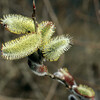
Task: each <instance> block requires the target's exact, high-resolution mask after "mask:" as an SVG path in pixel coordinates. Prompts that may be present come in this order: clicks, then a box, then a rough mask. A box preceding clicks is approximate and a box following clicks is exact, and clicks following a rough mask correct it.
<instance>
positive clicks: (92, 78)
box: [0, 0, 100, 100]
mask: <svg viewBox="0 0 100 100" xmlns="http://www.w3.org/2000/svg"><path fill="white" fill-rule="evenodd" d="M36 7H37V10H36V17H37V21H38V22H39V23H40V22H41V21H46V20H49V21H53V22H54V23H55V25H56V32H55V34H54V36H57V35H61V34H69V35H70V36H71V37H72V38H73V46H72V47H71V48H70V49H69V50H68V52H66V53H64V55H62V56H61V57H60V59H59V60H58V61H57V62H45V65H47V66H48V69H49V71H50V72H51V73H53V72H55V71H57V69H58V67H67V68H68V70H69V72H70V73H71V74H72V75H73V76H74V78H75V80H76V82H77V84H85V85H88V86H90V87H92V88H93V89H94V90H95V93H96V100H100V99H99V98H100V9H99V8H100V0H36ZM4 14H22V15H24V16H28V17H31V16H32V0H0V18H2V16H3V15H4ZM16 37H19V36H18V35H15V34H11V33H10V32H7V31H6V30H5V29H4V28H3V27H2V26H1V25H0V48H1V45H2V43H4V42H6V41H9V40H11V39H15V38H16ZM69 94H70V92H69V91H68V90H66V88H65V87H64V86H63V85H62V84H60V83H58V82H56V81H55V80H52V79H50V78H48V77H39V76H36V75H34V74H33V73H32V71H31V70H30V69H29V67H28V64H27V57H26V58H23V59H19V60H14V61H9V60H5V59H3V58H2V57H1V53H0V100H68V99H67V98H68V95H69Z"/></svg>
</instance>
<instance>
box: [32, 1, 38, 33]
mask: <svg viewBox="0 0 100 100" xmlns="http://www.w3.org/2000/svg"><path fill="white" fill-rule="evenodd" d="M32 19H33V21H34V24H35V32H37V27H38V24H37V22H36V5H35V0H33V13H32Z"/></svg>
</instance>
